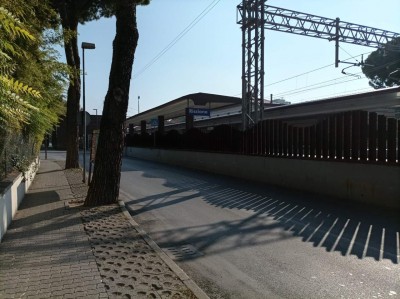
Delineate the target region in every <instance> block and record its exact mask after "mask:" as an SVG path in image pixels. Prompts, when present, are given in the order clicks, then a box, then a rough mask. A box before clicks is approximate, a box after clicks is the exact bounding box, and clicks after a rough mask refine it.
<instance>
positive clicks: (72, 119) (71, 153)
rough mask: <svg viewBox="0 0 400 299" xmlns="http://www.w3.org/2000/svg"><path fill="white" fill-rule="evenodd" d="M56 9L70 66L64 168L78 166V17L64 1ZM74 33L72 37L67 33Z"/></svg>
mask: <svg viewBox="0 0 400 299" xmlns="http://www.w3.org/2000/svg"><path fill="white" fill-rule="evenodd" d="M57 9H58V12H59V14H60V18H61V24H62V27H63V32H64V49H65V57H66V60H67V64H68V66H69V67H70V70H71V72H72V73H71V74H70V76H69V87H68V98H67V117H66V124H67V132H66V134H67V157H66V160H65V168H66V169H68V168H78V167H79V148H78V146H79V141H78V119H77V115H78V112H79V100H80V98H81V77H80V58H79V50H78V40H77V35H78V17H77V12H76V11H74V7H68V6H67V3H66V1H58V2H57ZM71 32H72V33H73V34H74V36H73V37H72V38H68V35H71Z"/></svg>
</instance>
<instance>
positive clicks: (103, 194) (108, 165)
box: [85, 0, 149, 206]
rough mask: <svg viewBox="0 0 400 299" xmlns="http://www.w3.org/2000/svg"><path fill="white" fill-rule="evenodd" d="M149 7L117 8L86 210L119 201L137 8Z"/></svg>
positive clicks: (131, 2)
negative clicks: (109, 64)
mask: <svg viewBox="0 0 400 299" xmlns="http://www.w3.org/2000/svg"><path fill="white" fill-rule="evenodd" d="M148 3H149V1H148V0H120V1H116V4H115V5H116V6H115V16H116V35H115V39H114V41H113V57H112V64H111V71H110V78H109V85H108V91H107V95H106V97H105V101H104V107H103V115H102V118H101V124H100V136H99V141H98V145H97V152H96V160H95V168H94V172H93V180H92V182H91V184H90V186H89V191H88V194H87V197H86V200H85V205H86V206H94V205H101V204H110V203H114V202H116V201H117V200H118V195H119V186H120V178H121V164H122V152H123V146H124V139H123V138H124V135H123V128H124V122H125V119H126V112H127V109H128V101H129V88H130V80H131V75H132V65H133V60H134V56H135V51H136V46H137V43H138V39H139V32H138V29H137V24H136V6H137V5H138V4H139V5H146V4H148Z"/></svg>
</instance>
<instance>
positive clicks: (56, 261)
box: [0, 160, 197, 299]
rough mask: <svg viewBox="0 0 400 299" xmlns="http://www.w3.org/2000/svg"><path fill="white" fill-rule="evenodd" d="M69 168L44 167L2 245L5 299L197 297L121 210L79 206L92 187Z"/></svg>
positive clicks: (0, 291) (0, 290)
mask: <svg viewBox="0 0 400 299" xmlns="http://www.w3.org/2000/svg"><path fill="white" fill-rule="evenodd" d="M63 164H64V162H57V163H55V162H54V161H49V160H44V161H42V162H41V167H40V169H39V172H38V174H37V176H36V178H35V180H34V182H33V184H32V186H31V189H30V191H29V193H28V194H27V195H26V197H25V199H24V201H23V203H22V204H21V206H20V209H19V211H18V212H17V214H16V218H15V220H14V221H13V223H12V225H11V226H10V229H9V230H8V232H7V233H6V235H5V237H4V239H3V241H2V243H0V298H79V297H81V298H176V299H178V298H197V297H196V296H195V294H194V293H193V292H192V291H191V290H190V289H189V288H188V287H187V286H186V285H185V284H184V283H183V282H182V281H181V280H180V278H179V277H178V276H177V275H176V274H175V272H174V271H172V270H171V269H170V267H168V266H167V264H166V263H165V262H164V261H163V259H161V258H160V256H159V255H158V254H157V253H156V252H155V250H154V249H153V248H152V247H151V246H149V244H148V243H147V242H146V240H145V239H143V238H142V236H141V235H140V233H139V232H138V230H137V229H136V228H134V227H133V226H132V225H131V224H130V222H129V221H128V219H127V218H126V217H125V215H124V214H123V213H122V212H121V209H120V207H119V206H118V205H117V204H115V205H108V206H102V207H95V208H83V207H81V206H79V204H78V203H79V202H81V201H82V200H83V199H84V197H85V195H86V192H87V186H86V185H84V184H83V183H82V173H81V171H77V170H68V171H63V170H62V166H63ZM73 202H75V203H76V205H74V204H71V203H73Z"/></svg>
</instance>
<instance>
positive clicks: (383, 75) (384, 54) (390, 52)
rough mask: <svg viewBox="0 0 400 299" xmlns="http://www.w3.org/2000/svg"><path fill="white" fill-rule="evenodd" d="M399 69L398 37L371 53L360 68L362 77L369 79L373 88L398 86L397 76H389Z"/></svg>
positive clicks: (399, 50) (399, 42)
mask: <svg viewBox="0 0 400 299" xmlns="http://www.w3.org/2000/svg"><path fill="white" fill-rule="evenodd" d="M398 69H400V37H398V38H395V39H394V40H392V41H390V42H388V43H387V44H386V45H385V47H384V48H383V49H378V50H376V51H374V52H372V53H371V54H370V55H369V56H368V58H367V59H366V60H365V65H364V66H363V67H362V71H363V73H364V75H365V76H366V77H367V78H369V79H370V84H371V86H373V87H374V88H376V89H378V88H385V87H391V86H395V85H399V81H398V78H395V77H398V76H399V74H396V75H395V76H391V75H390V74H392V73H393V72H395V71H396V70H398Z"/></svg>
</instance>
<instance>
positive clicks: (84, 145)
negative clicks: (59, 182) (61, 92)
mask: <svg viewBox="0 0 400 299" xmlns="http://www.w3.org/2000/svg"><path fill="white" fill-rule="evenodd" d="M95 48H96V45H95V44H92V43H85V42H82V60H83V62H82V64H83V84H82V86H83V95H82V100H83V113H82V126H83V180H82V182H84V183H86V106H85V49H87V50H91V49H95Z"/></svg>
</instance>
